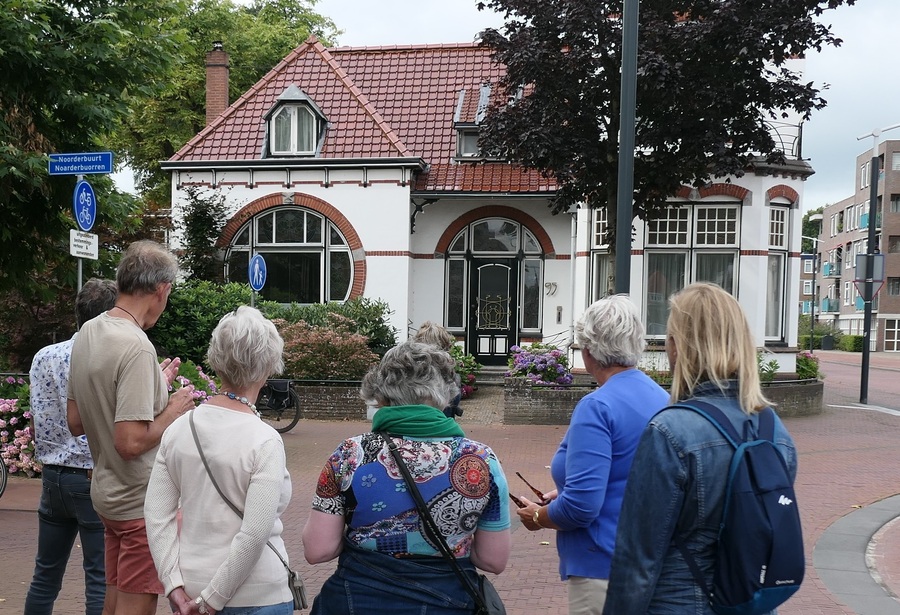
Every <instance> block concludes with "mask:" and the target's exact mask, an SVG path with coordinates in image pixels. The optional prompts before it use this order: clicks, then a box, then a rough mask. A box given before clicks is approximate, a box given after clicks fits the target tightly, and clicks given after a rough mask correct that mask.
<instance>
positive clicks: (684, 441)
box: [603, 381, 797, 615]
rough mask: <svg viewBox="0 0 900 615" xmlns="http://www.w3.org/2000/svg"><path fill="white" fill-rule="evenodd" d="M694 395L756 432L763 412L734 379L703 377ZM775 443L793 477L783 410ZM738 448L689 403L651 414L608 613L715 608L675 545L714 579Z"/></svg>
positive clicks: (628, 496)
mask: <svg viewBox="0 0 900 615" xmlns="http://www.w3.org/2000/svg"><path fill="white" fill-rule="evenodd" d="M695 399H701V400H703V401H706V402H708V403H711V404H713V405H715V406H716V407H718V408H719V409H720V410H722V412H724V413H725V415H726V416H727V417H728V418H729V419H731V422H732V423H733V424H734V426H735V428H736V429H737V431H738V433H740V434H743V433H744V425H745V424H746V423H749V424H750V426H751V429H752V433H754V434H755V433H756V429H757V426H758V423H759V417H758V416H757V415H756V414H753V415H747V414H745V413H744V412H743V411H742V410H741V408H740V405H739V403H738V399H737V382H736V381H731V382H729V383H728V386H727V387H726V389H725V390H724V391H723V390H720V389H719V388H718V387H716V386H715V385H714V384H712V383H703V384H701V385H700V386H699V387H697V389H696V391H695ZM686 401H689V400H686ZM775 443H776V445H777V447H778V450H779V451H781V453H782V455H783V456H784V459H785V461H786V463H787V467H788V471H789V472H790V475H791V480H792V481H793V480H794V479H795V478H796V475H797V451H796V448H795V446H794V441H793V440H792V439H791V436H790V435H789V434H788V432H787V429H785V427H784V424H783V423H782V422H781V420H780V419H779V418H778V417H776V418H775ZM733 454H734V448H732V446H731V445H730V444H729V443H728V442H727V441H726V440H725V438H724V437H723V436H722V435H721V434H720V433H719V431H718V430H717V429H716V428H715V427H714V426H713V425H712V423H710V422H709V421H708V420H707V419H706V418H705V417H703V416H701V415H700V414H698V413H696V412H694V411H692V410H686V409H678V408H671V407H669V408H666V409H663V410H662V411H660V412H659V413H658V414H657V415H656V416H655V417H653V419H652V420H651V421H650V423H649V424H648V425H647V427H646V428H645V430H644V433H643V435H642V436H641V441H640V444H638V450H637V453H636V455H635V458H634V462H633V464H632V466H631V472H630V474H629V476H628V483H627V485H626V487H625V500H624V503H623V505H622V513H621V516H620V517H619V527H618V531H617V533H616V547H615V551H614V553H613V560H612V569H611V571H610V580H609V593H608V595H607V600H606V607H605V608H604V611H603V613H604V615H644V614H654V615H656V614H659V615H668V614H673V615H674V614H676V613H677V614H678V615H685V614H689V613H690V614H696V615H701V614H702V615H711V614H712V613H713V611H712V609H711V608H710V606H709V604H708V601H707V598H706V596H704V595H703V590H702V589H701V588H700V587H699V586H698V585H697V583H696V582H695V581H694V578H693V576H692V575H691V571H690V570H689V569H688V566H687V564H686V563H685V561H684V558H683V557H682V555H681V553H680V552H679V551H678V548H677V547H676V546H675V545H676V544H677V543H678V542H683V543H684V545H685V546H686V547H687V549H688V550H689V551H690V552H691V553H692V554H693V555H694V559H695V560H696V561H697V564H698V565H699V567H700V569H701V570H702V571H703V573H704V574H705V576H706V579H707V585H711V584H712V575H713V566H714V562H715V556H716V536H717V532H718V526H719V523H720V521H721V518H722V510H723V503H724V495H725V483H726V481H727V474H728V466H729V462H730V461H731V457H732V455H733ZM773 613H774V611H773Z"/></svg>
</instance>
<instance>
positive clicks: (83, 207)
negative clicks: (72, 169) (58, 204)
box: [72, 180, 97, 233]
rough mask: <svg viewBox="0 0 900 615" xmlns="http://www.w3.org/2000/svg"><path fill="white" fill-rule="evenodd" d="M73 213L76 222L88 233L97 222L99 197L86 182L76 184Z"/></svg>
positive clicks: (73, 196)
mask: <svg viewBox="0 0 900 615" xmlns="http://www.w3.org/2000/svg"><path fill="white" fill-rule="evenodd" d="M72 211H73V213H74V214H75V222H77V223H78V228H80V229H81V230H82V231H84V232H85V233H87V232H88V231H89V230H91V229H92V228H93V227H94V222H96V220H97V197H96V196H94V189H93V188H91V185H90V184H89V183H87V182H86V181H84V180H82V181H80V182H78V183H77V184H75V194H74V195H72Z"/></svg>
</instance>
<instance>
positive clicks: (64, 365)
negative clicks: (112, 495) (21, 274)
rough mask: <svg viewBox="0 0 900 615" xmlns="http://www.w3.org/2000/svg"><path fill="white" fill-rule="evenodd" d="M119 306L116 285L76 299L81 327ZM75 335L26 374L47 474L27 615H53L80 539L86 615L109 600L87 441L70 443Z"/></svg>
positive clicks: (43, 352) (94, 286)
mask: <svg viewBox="0 0 900 615" xmlns="http://www.w3.org/2000/svg"><path fill="white" fill-rule="evenodd" d="M115 302H116V284H115V282H113V281H112V280H98V279H96V278H91V279H90V280H88V281H87V282H86V283H85V284H84V286H82V288H81V290H80V291H78V296H77V297H76V299H75V321H76V324H77V326H78V328H79V329H80V328H81V327H82V325H84V323H86V322H87V321H89V320H91V319H92V318H95V317H96V316H98V315H99V314H100V313H102V312H105V311H106V310H109V309H111V308H112V306H113V305H114V304H115ZM75 335H78V334H77V333H76V334H75ZM75 335H73V336H72V337H71V338H70V339H67V340H66V341H64V342H60V343H58V344H51V345H50V346H45V347H44V348H41V349H40V350H39V351H38V352H37V354H35V355H34V360H33V361H32V362H31V371H30V373H29V382H30V383H31V396H30V398H31V416H32V421H33V422H34V445H35V457H36V458H37V460H38V461H40V462H41V464H43V467H42V469H41V487H42V489H41V502H40V504H39V506H38V541H37V543H38V544H37V555H36V556H35V558H34V577H33V578H32V579H31V586H30V587H29V588H28V595H27V596H26V597H25V615H50V613H51V612H52V611H53V604H54V603H55V602H56V598H57V596H59V590H60V589H61V588H62V582H63V576H64V575H65V573H66V565H67V564H68V562H69V556H70V555H71V553H72V545H73V544H74V543H75V537H76V536H79V537H80V538H81V554H82V558H83V561H84V611H85V613H86V615H100V613H101V611H102V610H103V598H104V595H105V594H106V578H105V575H104V566H103V560H104V552H103V523H101V521H100V517H98V516H97V512H96V511H95V510H94V507H93V506H91V499H90V495H91V471H92V470H93V467H94V461H93V459H92V458H91V452H90V450H88V444H87V440H86V439H85V437H84V436H79V437H75V436H73V435H72V434H71V432H70V431H69V428H68V426H67V425H66V394H67V392H68V389H69V359H70V356H71V354H72V344H73V343H74V342H75Z"/></svg>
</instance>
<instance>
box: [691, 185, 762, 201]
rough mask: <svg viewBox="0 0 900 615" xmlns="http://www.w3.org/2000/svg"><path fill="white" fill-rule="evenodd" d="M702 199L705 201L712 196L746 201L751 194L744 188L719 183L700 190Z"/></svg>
mask: <svg viewBox="0 0 900 615" xmlns="http://www.w3.org/2000/svg"><path fill="white" fill-rule="evenodd" d="M699 191H700V198H702V199H705V198H706V197H710V196H731V197H734V198H736V199H740V200H742V201H743V200H744V199H746V198H747V196H748V195H749V194H750V191H749V190H747V189H746V188H744V187H742V186H736V185H735V184H728V183H724V182H719V183H718V184H712V185H709V186H706V187H704V188H700V190H699Z"/></svg>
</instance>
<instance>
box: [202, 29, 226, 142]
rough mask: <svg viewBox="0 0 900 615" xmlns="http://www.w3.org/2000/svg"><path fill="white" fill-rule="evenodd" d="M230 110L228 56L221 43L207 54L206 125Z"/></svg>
mask: <svg viewBox="0 0 900 615" xmlns="http://www.w3.org/2000/svg"><path fill="white" fill-rule="evenodd" d="M227 108H228V54H227V53H226V52H225V51H224V50H223V49H222V46H221V43H218V44H216V45H215V46H214V48H213V49H212V51H209V52H207V54H206V125H207V126H208V125H209V124H210V123H211V122H212V121H213V120H214V119H216V118H217V117H219V116H220V115H221V114H222V112H223V111H225V109H227Z"/></svg>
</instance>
